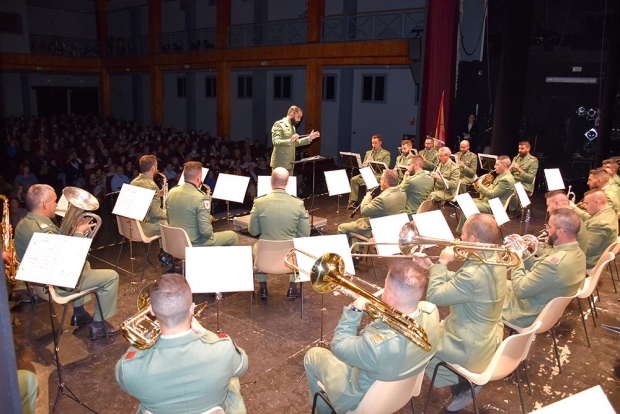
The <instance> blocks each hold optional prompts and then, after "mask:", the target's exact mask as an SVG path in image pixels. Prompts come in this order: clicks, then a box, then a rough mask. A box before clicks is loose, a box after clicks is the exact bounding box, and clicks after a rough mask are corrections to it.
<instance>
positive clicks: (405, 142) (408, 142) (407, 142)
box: [400, 139, 413, 147]
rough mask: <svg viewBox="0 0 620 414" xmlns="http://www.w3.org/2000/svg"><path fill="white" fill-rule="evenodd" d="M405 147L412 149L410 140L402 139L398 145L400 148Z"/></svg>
mask: <svg viewBox="0 0 620 414" xmlns="http://www.w3.org/2000/svg"><path fill="white" fill-rule="evenodd" d="M405 145H407V146H409V147H413V143H412V142H411V140H410V139H403V140H402V142H401V143H400V146H401V147H404V146H405Z"/></svg>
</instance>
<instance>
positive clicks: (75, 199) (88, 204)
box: [60, 187, 101, 239]
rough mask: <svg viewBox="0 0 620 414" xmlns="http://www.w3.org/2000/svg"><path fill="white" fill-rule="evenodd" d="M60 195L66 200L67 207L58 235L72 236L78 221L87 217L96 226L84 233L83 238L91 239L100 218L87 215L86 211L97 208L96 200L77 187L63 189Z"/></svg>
mask: <svg viewBox="0 0 620 414" xmlns="http://www.w3.org/2000/svg"><path fill="white" fill-rule="evenodd" d="M62 194H63V195H64V196H65V198H66V199H67V202H68V203H69V207H68V208H67V212H66V213H65V218H64V219H63V221H62V225H61V226H60V233H61V234H64V235H65V236H72V235H73V233H75V229H76V227H77V225H78V223H79V222H80V220H81V219H82V218H84V217H89V218H90V219H91V222H92V221H94V222H95V223H96V224H95V227H92V228H90V229H88V230H86V231H85V232H84V237H88V238H89V239H93V238H94V237H95V235H96V234H97V231H98V230H99V228H100V227H101V217H99V216H98V215H96V214H94V213H87V211H94V210H97V209H98V208H99V201H98V200H97V198H95V197H94V196H93V195H92V194H90V193H89V192H88V191H86V190H82V189H81V188H78V187H65V189H64V190H62Z"/></svg>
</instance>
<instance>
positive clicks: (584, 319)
mask: <svg viewBox="0 0 620 414" xmlns="http://www.w3.org/2000/svg"><path fill="white" fill-rule="evenodd" d="M577 303H578V304H579V313H580V314H581V322H583V330H584V331H586V340H587V341H588V347H590V348H591V346H590V337H589V336H588V327H587V326H586V317H585V316H584V314H583V308H582V307H581V300H580V299H579V298H577Z"/></svg>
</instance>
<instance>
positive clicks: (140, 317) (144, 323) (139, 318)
mask: <svg viewBox="0 0 620 414" xmlns="http://www.w3.org/2000/svg"><path fill="white" fill-rule="evenodd" d="M154 285H155V282H151V283H148V284H147V285H145V286H144V287H143V288H142V289H141V290H140V293H138V300H137V306H138V311H139V312H138V313H136V314H135V315H133V316H132V317H131V318H129V319H127V320H125V321H124V322H123V323H122V324H121V333H122V334H123V337H124V338H125V339H126V340H127V341H128V342H129V343H130V344H131V346H133V347H134V348H137V349H149V348H151V347H152V346H153V345H155V343H156V342H157V340H158V339H159V337H160V336H161V327H160V326H159V321H158V320H157V318H156V317H155V316H154V315H153V314H151V290H153V286H154ZM208 305H209V304H208V303H207V302H202V303H200V304H198V305H196V307H195V309H194V316H195V317H197V316H200V314H201V313H202V312H204V310H205V309H207V306H208Z"/></svg>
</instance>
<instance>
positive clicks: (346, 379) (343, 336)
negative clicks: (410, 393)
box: [304, 302, 439, 413]
mask: <svg viewBox="0 0 620 414" xmlns="http://www.w3.org/2000/svg"><path fill="white" fill-rule="evenodd" d="M411 316H412V317H413V319H415V321H416V322H418V324H419V325H420V326H421V327H422V328H423V329H424V330H425V332H426V334H427V336H428V339H429V342H430V343H431V345H432V349H431V351H424V350H423V349H422V348H420V347H419V346H417V345H415V344H414V343H413V342H411V341H409V340H408V339H406V338H405V337H404V336H402V335H400V334H398V333H396V332H395V331H394V330H393V329H391V328H390V327H389V326H387V325H386V324H385V323H384V322H382V321H379V320H377V321H375V322H373V323H371V324H369V325H367V326H366V327H365V328H364V329H363V330H362V331H361V332H360V333H359V335H358V334H357V330H358V328H359V324H360V321H361V319H362V313H361V312H355V311H352V310H348V309H347V308H346V307H345V308H344V309H343V312H342V318H341V319H340V322H339V323H338V326H337V327H336V330H335V332H334V339H333V341H332V344H331V351H329V350H327V349H324V348H320V347H316V348H312V349H310V350H309V351H308V352H307V353H306V356H305V357H304V366H305V369H306V374H307V376H308V386H309V388H310V395H309V397H310V404H312V398H313V397H314V394H315V393H316V392H317V391H320V388H319V387H318V385H317V381H321V383H322V384H323V385H324V386H325V391H326V393H327V396H328V397H329V400H330V402H331V403H332V405H333V406H334V408H335V409H336V412H338V413H346V412H348V411H350V410H354V409H355V408H356V407H357V406H358V405H359V403H360V401H361V400H362V398H363V397H364V395H365V394H366V392H367V391H368V389H369V388H370V386H371V385H372V383H373V382H375V381H398V380H402V379H405V378H409V377H411V376H413V375H415V374H417V373H418V372H420V371H421V370H422V369H423V368H424V366H425V365H426V363H427V362H428V361H429V360H430V359H431V358H432V357H433V355H434V354H435V351H436V349H437V343H438V341H439V335H438V331H439V329H438V325H439V312H438V311H437V307H436V306H435V305H433V304H432V303H429V302H420V303H419V304H418V310H417V311H416V312H415V313H414V314H413V315H411ZM319 401H320V399H319ZM317 408H318V412H319V413H329V412H330V410H329V409H328V408H327V406H326V405H325V404H324V403H323V402H320V403H319V404H318V407H317Z"/></svg>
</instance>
